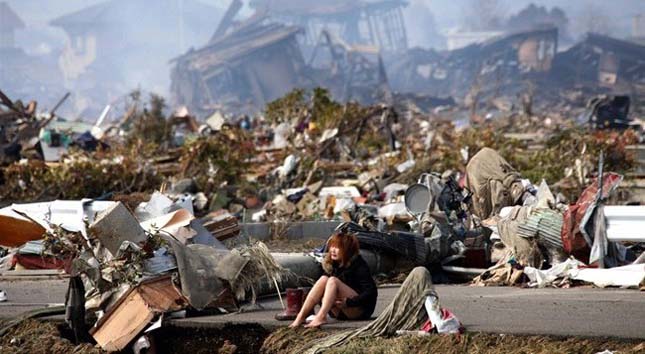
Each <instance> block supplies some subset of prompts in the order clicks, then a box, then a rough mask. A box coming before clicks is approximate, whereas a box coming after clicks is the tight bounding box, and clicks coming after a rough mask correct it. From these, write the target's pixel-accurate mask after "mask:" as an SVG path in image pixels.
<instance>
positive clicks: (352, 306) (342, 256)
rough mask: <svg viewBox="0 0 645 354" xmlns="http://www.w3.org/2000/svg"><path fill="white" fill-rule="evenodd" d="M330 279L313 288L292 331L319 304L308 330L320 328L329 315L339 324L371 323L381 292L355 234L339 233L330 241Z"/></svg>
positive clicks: (326, 267) (325, 264)
mask: <svg viewBox="0 0 645 354" xmlns="http://www.w3.org/2000/svg"><path fill="white" fill-rule="evenodd" d="M323 269H324V270H325V273H327V274H326V275H323V276H322V277H320V279H318V281H317V282H316V284H314V286H313V287H312V288H311V290H310V291H309V294H308V295H307V298H306V299H305V303H304V304H303V305H302V309H300V312H299V313H298V316H297V317H296V319H295V320H294V321H293V323H291V325H290V326H289V327H297V326H299V325H301V324H303V323H304V322H305V319H306V317H307V316H308V315H309V314H310V313H311V312H312V310H313V309H314V307H315V306H316V304H321V305H320V310H319V311H318V313H317V314H316V315H315V316H314V319H313V320H312V321H311V322H310V323H309V324H307V325H306V326H305V327H319V326H320V325H322V324H325V323H326V322H327V314H329V315H330V316H331V317H334V318H336V319H338V320H367V319H369V318H370V317H371V316H372V313H373V312H374V307H375V306H376V297H377V290H376V284H375V283H374V279H372V275H371V273H370V269H369V267H368V266H367V263H366V262H365V260H364V259H363V258H362V257H361V255H360V254H359V252H358V239H357V238H356V236H354V235H353V234H349V233H341V232H337V233H334V234H333V235H332V237H330V238H329V240H328V241H327V255H326V256H325V260H324V262H323Z"/></svg>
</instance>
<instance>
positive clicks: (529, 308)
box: [0, 280, 645, 339]
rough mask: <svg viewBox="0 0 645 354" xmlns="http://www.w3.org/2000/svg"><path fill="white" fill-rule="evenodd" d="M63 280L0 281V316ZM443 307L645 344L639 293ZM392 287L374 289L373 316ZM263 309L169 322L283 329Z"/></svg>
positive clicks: (489, 294)
mask: <svg viewBox="0 0 645 354" xmlns="http://www.w3.org/2000/svg"><path fill="white" fill-rule="evenodd" d="M66 283H67V281H66V280H42V281H12V282H7V281H4V282H0V289H4V290H5V291H6V292H7V295H8V301H7V302H4V303H0V317H4V318H6V317H11V316H15V315H16V314H19V313H20V312H22V311H26V310H29V309H34V308H38V307H45V306H47V305H48V304H60V303H62V302H64V299H65V290H66V286H67V284H66ZM436 289H437V292H438V294H439V296H440V299H441V303H442V305H443V306H444V307H447V308H449V309H450V310H452V311H453V312H454V313H455V314H456V315H457V317H458V318H459V319H460V320H461V321H462V323H463V324H464V325H465V327H466V330H468V331H479V332H490V333H509V334H511V333H512V334H545V335H561V336H589V337H618V338H640V339H645V292H640V291H638V290H623V289H597V288H590V287H580V288H572V289H519V288H507V287H489V288H487V287H471V286H462V285H438V286H437V287H436ZM397 290H398V288H397V287H384V288H379V299H378V303H377V309H376V312H375V316H376V314H378V313H379V312H380V311H382V310H383V308H385V307H386V306H387V304H388V303H389V302H390V300H391V299H392V298H393V297H394V295H395V293H396V291H397ZM261 304H262V306H263V308H264V309H263V310H254V311H250V312H245V313H241V314H237V313H236V314H228V315H221V316H205V317H196V318H187V319H179V320H172V324H173V325H175V326H182V327H184V326H185V327H217V326H222V325H223V324H226V323H244V322H255V323H260V324H262V325H264V326H267V327H270V328H271V327H278V326H283V325H286V324H287V323H285V322H278V321H275V320H274V319H273V316H274V315H275V313H277V312H280V309H281V308H280V302H279V301H278V299H277V297H276V298H268V299H263V300H262V301H261ZM364 323H365V322H340V323H336V324H332V325H330V327H358V326H361V325H363V324H364Z"/></svg>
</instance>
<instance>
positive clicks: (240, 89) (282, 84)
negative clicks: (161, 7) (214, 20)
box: [171, 23, 305, 111]
mask: <svg viewBox="0 0 645 354" xmlns="http://www.w3.org/2000/svg"><path fill="white" fill-rule="evenodd" d="M299 32H300V29H299V28H297V27H294V26H285V25H281V24H262V23H254V24H251V25H249V26H246V27H243V28H240V29H238V30H237V31H235V32H233V33H231V34H228V35H226V36H224V37H222V38H220V39H216V40H212V41H211V42H209V44H208V45H206V46H205V47H203V48H201V49H198V50H195V51H190V52H188V53H187V54H185V55H183V56H181V57H179V58H177V59H175V60H174V62H175V67H174V68H173V70H172V74H171V77H172V86H171V91H172V92H173V93H174V94H175V97H176V99H177V103H178V104H182V105H186V106H188V107H191V108H196V109H197V110H200V109H201V110H204V109H216V108H218V103H219V104H224V105H228V104H233V105H235V106H237V107H236V108H238V109H239V110H241V111H254V110H257V109H259V108H260V107H262V106H263V105H264V104H265V103H266V102H268V101H270V100H273V99H276V98H278V97H280V96H281V95H284V94H285V93H287V92H288V91H290V90H292V89H293V88H295V87H298V86H302V85H303V84H305V82H304V80H303V75H302V71H303V69H304V65H305V62H304V59H303V57H302V54H301V52H300V50H299V48H298V43H297V42H296V40H295V36H296V34H298V33H299Z"/></svg>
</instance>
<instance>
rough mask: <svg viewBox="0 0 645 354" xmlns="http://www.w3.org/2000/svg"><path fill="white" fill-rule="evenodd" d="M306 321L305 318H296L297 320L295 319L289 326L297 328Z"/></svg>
mask: <svg viewBox="0 0 645 354" xmlns="http://www.w3.org/2000/svg"><path fill="white" fill-rule="evenodd" d="M304 322H305V321H304V320H302V319H300V318H296V319H295V320H293V322H291V324H290V325H289V327H290V328H296V327H298V326H300V325H301V324H303V323H304Z"/></svg>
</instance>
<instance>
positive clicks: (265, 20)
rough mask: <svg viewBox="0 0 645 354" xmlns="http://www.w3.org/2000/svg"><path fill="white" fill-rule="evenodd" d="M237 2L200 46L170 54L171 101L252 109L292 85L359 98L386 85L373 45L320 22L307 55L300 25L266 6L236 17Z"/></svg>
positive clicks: (368, 98)
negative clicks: (274, 15) (279, 18)
mask: <svg viewBox="0 0 645 354" xmlns="http://www.w3.org/2000/svg"><path fill="white" fill-rule="evenodd" d="M241 4H242V3H241V1H234V2H232V3H231V6H230V7H229V10H228V11H227V13H226V15H225V16H224V18H223V19H222V21H221V22H220V24H219V26H218V27H217V30H216V31H215V34H214V35H213V37H212V38H211V40H210V41H209V42H208V43H207V44H206V45H205V46H204V47H202V48H200V49H197V50H190V51H189V52H188V53H186V54H185V55H182V56H180V57H178V58H175V59H173V60H172V61H171V62H172V63H173V64H174V67H173V69H172V72H171V78H172V84H171V92H172V94H173V96H174V99H175V101H174V103H175V104H177V105H185V106H187V107H189V108H190V109H191V110H192V111H194V112H198V113H201V114H210V113H212V111H213V110H223V111H226V112H233V113H245V114H254V113H257V112H259V111H260V110H261V109H262V108H263V107H264V105H265V104H266V103H267V102H270V101H273V100H275V99H277V98H279V97H281V96H283V95H284V94H286V93H287V92H289V91H291V90H293V89H296V88H304V89H308V88H313V87H317V86H319V87H325V88H327V89H329V90H330V91H331V92H332V93H333V94H334V96H335V97H339V98H341V99H342V100H343V101H347V100H350V99H354V100H358V101H359V102H363V103H373V102H374V101H375V100H374V99H375V98H376V97H384V95H386V94H387V93H388V92H389V86H388V81H387V75H386V73H385V69H384V66H383V62H382V60H381V55H380V50H379V48H378V47H374V46H368V45H351V44H348V43H347V42H345V41H344V40H343V39H342V38H340V37H338V36H336V35H334V34H333V33H331V32H329V31H327V30H323V31H321V32H320V38H319V40H318V41H317V42H316V44H315V46H314V47H313V49H312V50H311V57H310V59H309V60H308V61H305V58H304V55H303V52H305V51H304V48H303V46H302V45H301V44H300V43H299V42H298V37H299V35H303V34H305V33H306V31H304V30H303V28H302V27H299V26H292V25H286V24H282V23H276V22H274V21H273V19H272V17H271V16H269V15H268V12H267V11H264V10H258V11H257V12H256V13H255V14H253V15H252V16H251V17H249V18H247V19H245V20H242V21H241V22H235V21H233V18H234V17H235V16H236V14H237V13H238V12H239V10H240V8H241Z"/></svg>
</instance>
